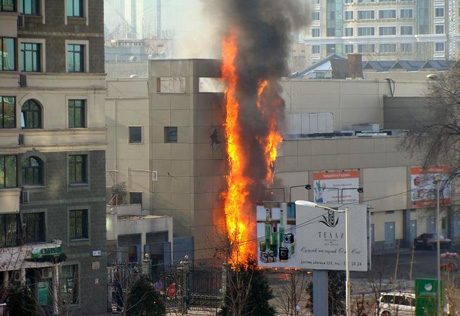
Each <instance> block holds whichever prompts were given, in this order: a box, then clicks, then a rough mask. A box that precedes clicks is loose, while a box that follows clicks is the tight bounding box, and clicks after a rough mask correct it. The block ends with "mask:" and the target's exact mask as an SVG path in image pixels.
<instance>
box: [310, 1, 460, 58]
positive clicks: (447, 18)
mask: <svg viewBox="0 0 460 316" xmlns="http://www.w3.org/2000/svg"><path fill="white" fill-rule="evenodd" d="M458 10H459V4H458V1H452V0H333V1H329V0H327V1H326V0H312V1H311V11H312V23H311V24H310V26H309V30H308V31H307V36H306V38H305V43H307V44H308V45H309V46H310V47H309V49H308V52H309V54H310V56H309V62H310V63H315V62H317V61H319V60H320V59H322V58H324V57H325V56H328V55H330V54H333V53H342V54H351V53H359V54H363V60H372V59H375V58H377V56H378V59H379V60H383V59H390V60H397V59H406V60H407V59H417V60H429V59H456V58H458V54H459V51H458V38H459V18H458V12H459V11H458Z"/></svg>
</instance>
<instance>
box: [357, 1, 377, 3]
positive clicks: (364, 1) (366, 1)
mask: <svg viewBox="0 0 460 316" xmlns="http://www.w3.org/2000/svg"><path fill="white" fill-rule="evenodd" d="M374 2H375V0H358V3H374Z"/></svg>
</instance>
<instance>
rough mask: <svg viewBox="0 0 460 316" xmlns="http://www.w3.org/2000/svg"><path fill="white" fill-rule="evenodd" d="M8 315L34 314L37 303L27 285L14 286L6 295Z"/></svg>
mask: <svg viewBox="0 0 460 316" xmlns="http://www.w3.org/2000/svg"><path fill="white" fill-rule="evenodd" d="M6 302H7V307H8V316H29V315H35V313H36V310H37V303H36V302H35V298H34V296H33V293H32V291H31V290H30V289H29V287H27V286H22V287H14V288H12V289H11V290H10V292H9V293H8V297H7V300H6Z"/></svg>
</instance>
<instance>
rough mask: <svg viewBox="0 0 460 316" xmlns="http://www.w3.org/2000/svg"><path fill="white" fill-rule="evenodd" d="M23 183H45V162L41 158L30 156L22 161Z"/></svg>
mask: <svg viewBox="0 0 460 316" xmlns="http://www.w3.org/2000/svg"><path fill="white" fill-rule="evenodd" d="M22 184H23V185H43V162H42V161H41V160H40V158H37V157H29V158H27V159H26V160H25V161H24V162H23V163H22Z"/></svg>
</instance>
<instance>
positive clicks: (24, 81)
mask: <svg viewBox="0 0 460 316" xmlns="http://www.w3.org/2000/svg"><path fill="white" fill-rule="evenodd" d="M19 86H20V87H27V76H26V75H23V74H20V75H19Z"/></svg>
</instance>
